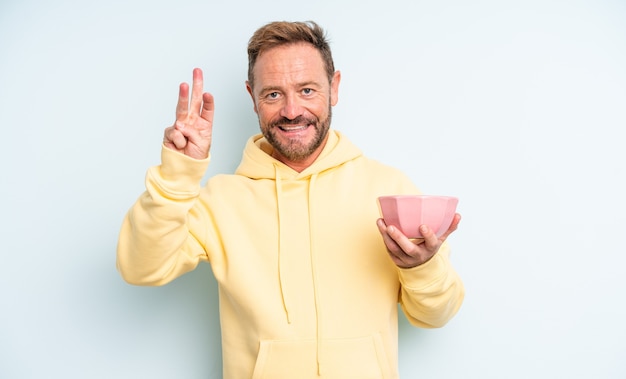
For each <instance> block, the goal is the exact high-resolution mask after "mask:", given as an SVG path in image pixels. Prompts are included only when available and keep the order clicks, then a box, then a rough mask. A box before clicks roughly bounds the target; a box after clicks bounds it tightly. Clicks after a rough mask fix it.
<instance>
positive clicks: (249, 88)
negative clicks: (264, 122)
mask: <svg viewBox="0 0 626 379" xmlns="http://www.w3.org/2000/svg"><path fill="white" fill-rule="evenodd" d="M246 90H247V91H248V93H249V94H250V97H251V98H252V105H254V113H259V111H258V110H257V108H256V100H255V99H254V91H252V86H251V85H250V82H249V81H247V80H246Z"/></svg>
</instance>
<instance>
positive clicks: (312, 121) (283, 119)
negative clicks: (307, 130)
mask: <svg viewBox="0 0 626 379" xmlns="http://www.w3.org/2000/svg"><path fill="white" fill-rule="evenodd" d="M303 124H304V125H308V124H313V125H317V119H313V118H307V117H304V116H298V117H296V118H294V119H293V120H290V119H288V118H286V117H280V118H278V119H277V120H274V121H272V122H271V123H270V126H271V127H280V126H282V125H285V126H286V125H303Z"/></svg>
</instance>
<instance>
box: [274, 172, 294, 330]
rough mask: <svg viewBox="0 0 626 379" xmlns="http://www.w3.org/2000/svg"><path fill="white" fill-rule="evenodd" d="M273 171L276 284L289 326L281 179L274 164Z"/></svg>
mask: <svg viewBox="0 0 626 379" xmlns="http://www.w3.org/2000/svg"><path fill="white" fill-rule="evenodd" d="M274 170H275V172H276V174H275V175H276V180H275V184H276V205H277V208H278V282H279V285H280V297H281V299H282V301H283V308H285V315H286V316H287V323H288V324H291V318H290V317H289V306H288V305H287V299H285V283H284V277H283V263H284V262H283V259H282V257H281V253H282V250H283V225H282V222H283V219H282V217H280V216H281V214H282V213H281V212H282V209H281V204H280V199H281V198H282V197H283V196H282V195H283V190H282V185H281V177H280V171H279V170H278V166H277V165H276V164H274Z"/></svg>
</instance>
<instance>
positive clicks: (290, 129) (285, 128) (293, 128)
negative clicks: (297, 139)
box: [280, 125, 306, 132]
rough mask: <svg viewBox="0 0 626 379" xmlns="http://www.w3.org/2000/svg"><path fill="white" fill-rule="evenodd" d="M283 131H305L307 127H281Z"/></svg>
mask: <svg viewBox="0 0 626 379" xmlns="http://www.w3.org/2000/svg"><path fill="white" fill-rule="evenodd" d="M280 128H281V129H282V130H284V131H286V132H291V131H294V130H303V129H306V125H295V126H281V127H280Z"/></svg>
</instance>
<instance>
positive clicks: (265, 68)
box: [253, 43, 326, 87]
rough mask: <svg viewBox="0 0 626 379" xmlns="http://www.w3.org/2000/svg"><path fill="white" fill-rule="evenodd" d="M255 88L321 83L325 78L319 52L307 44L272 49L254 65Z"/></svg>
mask: <svg viewBox="0 0 626 379" xmlns="http://www.w3.org/2000/svg"><path fill="white" fill-rule="evenodd" d="M253 70H254V78H255V79H254V80H255V86H256V85H260V86H262V87H263V86H267V85H279V84H281V83H282V84H287V83H288V82H292V81H295V82H311V81H314V82H317V81H320V82H322V83H323V81H324V80H323V79H324V78H325V77H326V71H325V66H324V61H323V59H322V55H321V54H320V52H319V51H318V50H317V49H316V48H315V47H313V46H312V45H311V44H308V43H295V44H289V45H283V46H278V47H273V48H271V49H269V50H267V51H264V52H263V53H261V54H260V55H259V57H258V58H257V61H256V63H255V65H254V69H253Z"/></svg>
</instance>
